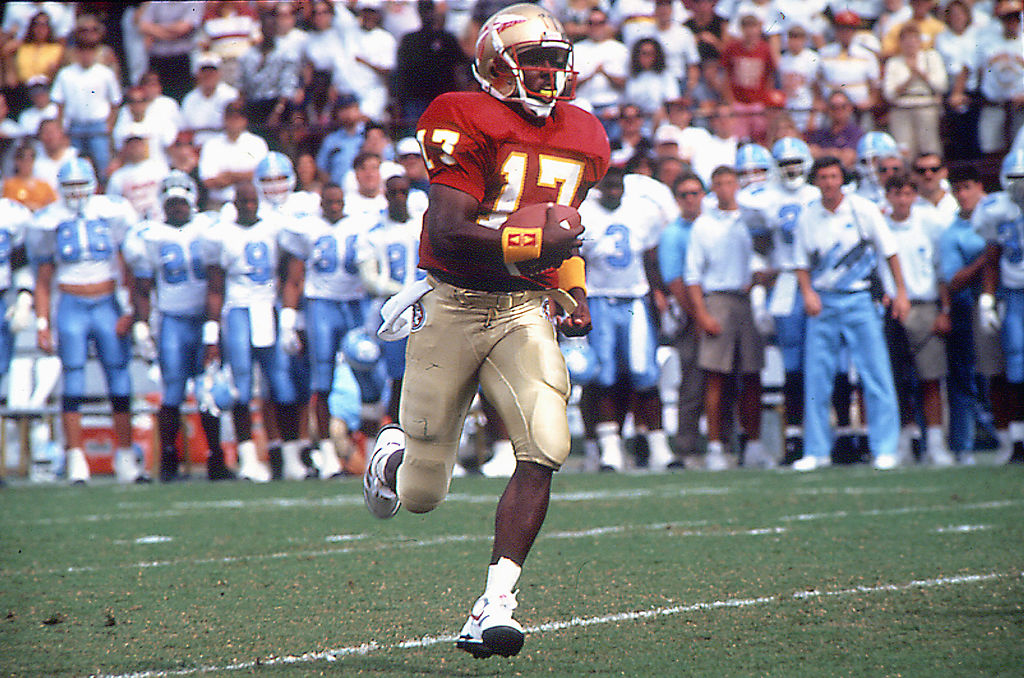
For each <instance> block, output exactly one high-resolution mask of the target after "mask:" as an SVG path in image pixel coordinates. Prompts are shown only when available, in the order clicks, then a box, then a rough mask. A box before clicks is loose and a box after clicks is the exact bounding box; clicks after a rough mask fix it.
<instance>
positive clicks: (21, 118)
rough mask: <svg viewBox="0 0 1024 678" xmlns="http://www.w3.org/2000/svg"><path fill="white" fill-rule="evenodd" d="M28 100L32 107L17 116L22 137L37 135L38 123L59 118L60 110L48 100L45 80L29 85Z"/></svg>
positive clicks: (47, 88)
mask: <svg viewBox="0 0 1024 678" xmlns="http://www.w3.org/2000/svg"><path fill="white" fill-rule="evenodd" d="M28 98H29V101H31V102H32V105H31V106H29V107H28V108H26V109H25V110H23V111H22V112H21V114H20V115H18V127H19V128H20V129H21V134H22V136H26V137H34V136H35V135H36V134H38V133H39V123H41V122H42V121H43V120H56V119H57V118H58V117H59V116H60V108H59V107H58V106H57V104H56V103H54V102H53V101H51V100H50V85H49V83H47V82H46V81H45V80H43V81H36V82H32V83H30V84H29V86H28Z"/></svg>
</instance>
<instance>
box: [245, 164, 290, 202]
mask: <svg viewBox="0 0 1024 678" xmlns="http://www.w3.org/2000/svg"><path fill="white" fill-rule="evenodd" d="M253 178H254V181H255V182H256V188H257V189H258V190H259V192H260V197H261V198H263V199H264V200H266V201H267V202H269V203H271V204H273V205H282V204H284V202H285V201H286V200H287V199H288V196H289V195H291V193H292V191H294V190H295V168H294V167H293V166H292V161H291V160H289V159H288V156H286V155H285V154H284V153H280V152H278V151H271V152H270V153H268V154H267V155H266V157H265V158H263V159H262V160H260V162H259V164H257V165H256V171H255V173H254V177H253Z"/></svg>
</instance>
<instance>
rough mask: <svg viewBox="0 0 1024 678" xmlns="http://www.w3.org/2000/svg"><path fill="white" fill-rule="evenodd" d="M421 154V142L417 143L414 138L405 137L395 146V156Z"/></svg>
mask: <svg viewBox="0 0 1024 678" xmlns="http://www.w3.org/2000/svg"><path fill="white" fill-rule="evenodd" d="M419 154H420V142H418V141H416V140H415V139H413V138H412V137H405V138H404V139H400V140H399V141H398V143H397V144H395V155H397V156H399V157H401V156H403V155H419Z"/></svg>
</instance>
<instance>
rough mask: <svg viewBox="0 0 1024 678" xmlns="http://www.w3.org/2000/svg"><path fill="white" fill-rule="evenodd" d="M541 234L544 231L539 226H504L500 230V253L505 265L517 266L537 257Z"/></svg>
mask: <svg viewBox="0 0 1024 678" xmlns="http://www.w3.org/2000/svg"><path fill="white" fill-rule="evenodd" d="M543 233H544V229H543V228H541V227H540V226H534V227H532V228H521V227H519V226H506V227H504V228H503V229H501V253H502V255H503V256H504V257H505V263H506V264H517V263H519V262H520V261H529V260H530V259H536V258H537V257H539V256H540V243H541V237H542V235H543Z"/></svg>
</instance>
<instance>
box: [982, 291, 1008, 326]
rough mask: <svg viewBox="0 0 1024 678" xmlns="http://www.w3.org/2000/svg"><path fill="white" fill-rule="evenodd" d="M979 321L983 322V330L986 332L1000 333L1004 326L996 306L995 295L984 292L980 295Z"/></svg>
mask: <svg viewBox="0 0 1024 678" xmlns="http://www.w3.org/2000/svg"><path fill="white" fill-rule="evenodd" d="M978 322H979V323H980V324H981V331H982V332H984V333H985V334H989V335H991V334H998V333H999V328H1000V327H1002V324H1003V323H1002V320H1000V318H999V309H997V308H996V298H995V296H994V295H991V294H988V293H984V294H982V295H981V296H980V297H978Z"/></svg>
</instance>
